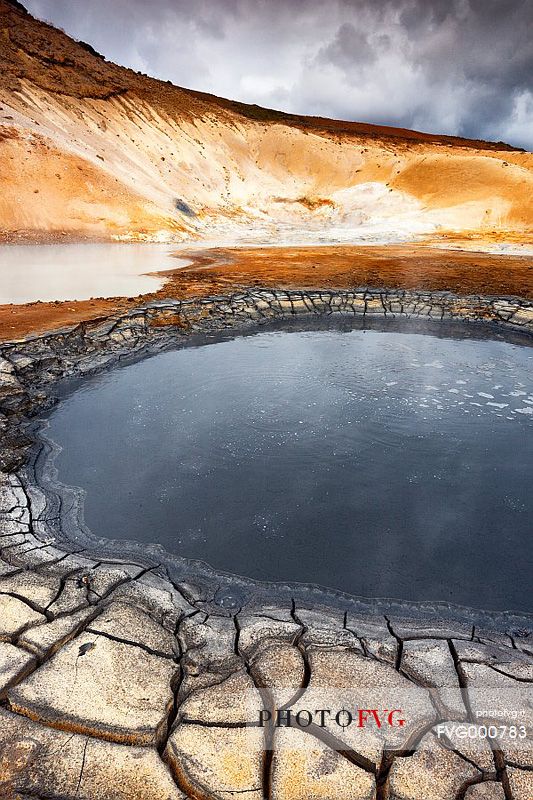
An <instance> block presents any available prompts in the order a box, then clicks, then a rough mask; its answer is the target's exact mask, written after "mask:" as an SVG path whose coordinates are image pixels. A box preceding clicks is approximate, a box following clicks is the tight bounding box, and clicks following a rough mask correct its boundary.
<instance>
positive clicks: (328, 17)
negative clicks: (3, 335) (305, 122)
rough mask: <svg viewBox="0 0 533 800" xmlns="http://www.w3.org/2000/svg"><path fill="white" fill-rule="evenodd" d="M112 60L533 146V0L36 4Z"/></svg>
mask: <svg viewBox="0 0 533 800" xmlns="http://www.w3.org/2000/svg"><path fill="white" fill-rule="evenodd" d="M26 5H27V7H28V9H29V10H30V11H31V12H32V13H34V14H36V15H37V16H39V17H41V18H44V19H47V20H50V21H51V22H53V23H54V24H57V25H60V26H62V27H63V28H64V29H65V30H66V31H67V32H68V33H70V34H71V35H73V36H75V37H77V38H80V39H83V40H85V41H88V42H90V43H91V44H93V45H94V46H95V47H96V48H97V49H98V50H100V51H101V52H102V53H104V54H105V55H106V56H107V57H108V58H109V59H111V60H113V61H117V62H118V63H121V64H125V65H127V66H131V67H133V68H134V69H138V70H141V71H142V72H148V73H150V74H152V75H155V76H156V77H159V78H163V79H170V80H172V81H173V82H174V83H176V84H178V85H182V86H189V87H192V88H196V89H201V90H203V91H208V92H213V93H214V94H219V95H222V96H226V97H231V98H235V99H239V100H244V101H246V102H251V103H258V104H260V105H266V106H271V107H277V108H280V109H284V110H288V111H292V112H296V113H303V114H317V115H323V116H332V117H343V118H345V119H356V120H363V121H368V122H378V123H384V124H389V125H401V126H407V127H414V128H419V129H423V130H431V131H436V132H443V133H457V134H460V135H465V136H472V137H477V138H489V139H503V140H505V141H510V142H512V143H514V144H517V145H521V146H523V147H526V148H528V149H531V148H532V147H533V46H532V45H531V42H532V41H533V1H532V0H268V2H267V0H196V2H190V0H26Z"/></svg>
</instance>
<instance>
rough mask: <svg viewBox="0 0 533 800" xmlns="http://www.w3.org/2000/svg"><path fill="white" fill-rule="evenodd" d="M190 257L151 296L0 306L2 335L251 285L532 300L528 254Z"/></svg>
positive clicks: (227, 251) (245, 252)
mask: <svg viewBox="0 0 533 800" xmlns="http://www.w3.org/2000/svg"><path fill="white" fill-rule="evenodd" d="M180 257H183V253H180ZM188 257H190V258H191V259H192V260H193V264H192V265H191V266H190V267H188V268H186V269H179V270H176V271H171V272H167V273H165V276H166V277H167V282H166V283H165V285H164V286H163V287H162V288H161V289H160V290H159V291H158V292H156V293H153V294H149V295H141V296H139V297H135V298H134V297H131V298H124V297H122V298H108V299H105V300H87V301H80V302H72V301H69V302H54V303H30V304H27V305H4V306H0V339H2V340H4V341H5V340H10V339H18V338H22V337H24V336H28V335H30V334H33V333H40V332H43V331H47V330H54V329H58V328H62V327H67V326H71V325H74V324H76V323H78V322H81V321H82V320H90V319H95V318H98V317H104V316H108V315H110V314H113V313H114V312H121V311H124V310H126V309H128V308H131V307H133V306H135V305H139V304H140V303H142V302H145V301H148V300H151V299H156V298H185V297H195V296H197V297H198V296H206V295H209V294H226V293H229V292H231V291H235V290H237V289H239V288H243V287H251V286H264V287H277V288H303V287H306V288H321V287H323V288H338V289H346V288H353V287H356V286H370V287H375V288H379V287H390V288H405V289H421V290H427V291H452V292H455V293H457V294H485V295H518V296H519V297H523V298H527V299H530V300H533V258H532V257H531V256H502V255H491V254H486V253H476V252H461V251H455V250H440V249H436V248H431V247H421V246H415V245H397V246H388V247H354V246H342V247H340V246H339V247H288V248H284V247H272V248H262V249H255V248H250V249H241V248H219V249H213V250H206V251H202V252H194V253H190V254H189V256H188Z"/></svg>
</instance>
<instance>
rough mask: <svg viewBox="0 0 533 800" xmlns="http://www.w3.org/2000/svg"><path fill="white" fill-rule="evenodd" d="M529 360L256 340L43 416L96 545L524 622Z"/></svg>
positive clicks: (196, 354) (118, 381) (369, 335)
mask: <svg viewBox="0 0 533 800" xmlns="http://www.w3.org/2000/svg"><path fill="white" fill-rule="evenodd" d="M532 366H533V349H532V348H530V347H521V346H517V345H515V344H511V343H508V342H505V341H493V340H468V339H460V338H459V339H451V338H436V337H435V336H431V335H421V334H414V333H399V332H382V331H372V330H354V331H341V330H329V331H308V332H301V331H300V332H265V333H258V334H256V335H255V336H248V337H237V338H233V339H231V340H229V341H219V342H216V343H212V344H209V345H206V346H199V347H188V348H183V349H178V350H174V351H170V352H165V353H160V354H158V355H156V356H154V357H152V358H147V359H144V360H143V361H140V362H138V363H135V364H130V365H128V366H126V367H123V368H120V369H115V370H113V371H111V372H109V373H107V374H105V375H100V376H98V377H96V378H92V379H89V380H87V381H86V382H85V383H84V384H83V385H82V387H81V388H80V389H79V390H78V391H76V392H74V393H73V394H70V395H69V396H67V397H66V398H65V399H63V401H62V402H61V403H60V404H59V406H58V407H57V408H56V409H55V410H54V412H53V413H52V414H51V415H50V417H49V420H48V427H47V429H46V431H45V433H46V436H47V437H49V438H50V439H51V440H52V441H53V442H54V443H55V445H56V448H55V450H54V454H53V457H54V459H55V467H56V468H57V471H58V475H57V477H58V480H59V481H60V482H62V483H64V484H67V485H70V486H76V487H81V488H82V489H83V490H84V492H85V497H84V503H83V515H84V520H85V523H86V525H87V526H88V528H89V529H90V530H91V531H92V532H93V533H94V534H95V535H96V536H99V537H106V538H109V539H123V540H126V541H131V540H135V541H138V542H146V543H152V542H157V543H160V544H161V545H163V546H164V547H165V548H166V550H168V551H169V552H170V553H173V554H176V555H178V556H180V557H184V558H189V559H200V560H203V561H205V562H207V563H208V564H210V565H211V566H212V567H214V568H215V569H216V570H221V571H227V572H233V573H236V574H239V575H243V576H246V577H249V578H252V579H258V580H262V581H284V582H304V583H316V584H320V585H323V586H328V587H332V588H333V589H337V590H340V591H343V592H347V593H349V594H354V595H362V596H367V597H395V598H400V599H402V600H407V601H413V602H417V601H422V600H435V601H444V602H451V603H454V604H460V605H466V606H471V607H474V608H483V609H487V610H494V611H501V610H509V609H514V610H517V611H528V610H529V609H530V606H531V603H530V598H529V584H530V575H531V567H532V555H533V545H532V542H531V519H532V518H533V495H532V493H531V491H530V483H531V476H530V469H531V462H532V459H533V381H532V378H531V375H532Z"/></svg>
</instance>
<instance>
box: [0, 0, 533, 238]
mask: <svg viewBox="0 0 533 800" xmlns="http://www.w3.org/2000/svg"><path fill="white" fill-rule="evenodd" d="M0 58H1V60H2V65H3V68H2V73H1V74H0V164H1V167H0V181H1V188H2V191H1V193H0V234H1V235H2V236H3V237H4V238H5V237H8V238H9V237H12V236H15V237H20V238H23V237H25V236H28V237H32V236H57V235H61V234H63V235H72V236H85V237H104V238H109V237H118V238H132V239H143V238H148V239H156V240H157V239H160V240H166V239H177V240H180V239H185V238H190V237H192V238H201V239H209V240H212V241H217V242H219V241H223V240H232V239H235V240H242V239H243V238H244V239H247V240H250V239H258V240H261V239H263V240H267V239H268V240H269V241H271V240H272V238H273V237H274V239H275V240H276V241H278V242H300V243H301V242H303V243H305V242H307V241H314V242H316V241H340V242H349V241H365V240H366V241H368V240H370V241H375V240H380V241H397V240H402V239H411V238H413V237H416V236H418V235H422V234H432V233H435V232H447V231H449V232H454V233H472V232H474V233H476V234H479V233H481V234H482V235H487V236H488V237H490V236H494V234H496V235H497V236H503V237H504V238H505V237H506V236H509V237H510V238H516V236H517V235H519V236H520V235H521V234H531V231H532V228H533V211H532V210H531V204H530V202H529V198H530V197H531V195H532V193H533V174H532V173H533V155H532V154H531V153H525V152H522V151H520V150H515V149H513V148H512V147H510V146H508V145H505V144H503V143H501V142H500V143H497V144H494V143H487V142H479V141H470V140H466V139H459V138H455V137H448V136H434V135H430V134H423V133H419V132H416V131H409V130H401V129H396V128H386V127H379V126H373V125H368V124H362V123H350V122H336V121H332V120H325V119H319V118H311V117H298V116H294V115H289V114H283V113H281V112H276V111H271V110H268V109H262V108H259V107H258V106H249V105H244V104H241V103H236V102H232V101H229V100H223V99H220V98H217V97H214V96H211V95H206V94H202V93H200V92H194V91H191V90H186V89H181V88H178V87H176V86H173V85H172V84H170V83H165V82H162V81H157V80H154V79H152V78H149V77H147V76H145V75H140V74H137V73H135V72H133V71H131V70H128V69H125V68H123V67H119V66H116V65H115V64H112V63H110V62H108V61H106V60H105V59H104V58H103V57H102V56H100V55H99V54H98V53H97V52H96V51H95V50H94V49H93V48H92V47H91V46H90V45H88V44H86V43H83V42H75V41H74V40H73V39H71V38H70V37H68V36H67V35H66V34H64V33H63V32H61V31H60V30H58V29H56V28H53V27H52V26H50V25H48V24H46V23H44V22H40V21H38V20H35V19H34V18H33V17H32V16H31V15H30V14H28V13H27V12H26V11H25V10H24V9H23V7H22V6H21V5H20V4H18V3H16V2H13V1H12V0H0Z"/></svg>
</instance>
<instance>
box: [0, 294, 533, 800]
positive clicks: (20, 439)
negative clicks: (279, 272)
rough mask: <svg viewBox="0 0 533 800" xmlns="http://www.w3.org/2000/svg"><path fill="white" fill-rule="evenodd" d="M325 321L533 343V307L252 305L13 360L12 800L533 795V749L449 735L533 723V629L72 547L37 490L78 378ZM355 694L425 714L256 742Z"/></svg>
mask: <svg viewBox="0 0 533 800" xmlns="http://www.w3.org/2000/svg"><path fill="white" fill-rule="evenodd" d="M325 316H328V318H329V317H335V318H338V319H344V318H346V319H347V320H348V321H349V323H350V324H354V322H355V321H356V320H359V321H361V320H362V319H364V320H365V324H367V323H370V321H371V320H378V321H380V323H382V324H385V325H399V324H402V323H403V318H405V317H408V316H409V317H414V318H419V317H421V318H423V319H427V320H433V322H432V323H431V322H428V323H427V324H432V325H434V326H437V327H438V326H440V325H442V324H448V325H452V326H453V324H455V323H454V321H456V320H472V321H473V322H472V324H471V326H470V330H471V331H472V335H475V333H476V331H477V330H479V329H480V326H479V324H478V323H490V324H491V325H492V326H493V329H494V331H495V333H496V335H497V334H498V333H499V332H504V331H505V333H506V335H508V334H509V333H512V332H513V331H514V332H516V333H517V334H519V335H520V336H521V337H523V338H524V339H527V338H529V337H531V333H532V332H533V305H532V304H531V303H530V302H527V301H523V300H520V299H518V298H486V297H457V296H453V295H449V294H436V295H435V294H433V295H432V294H427V293H420V292H407V291H405V292H404V291H401V292H398V291H383V292H377V291H367V290H364V289H361V290H358V291H353V292H348V291H346V292H333V291H322V292H318V291H317V292H303V291H302V292H296V291H294V292H278V291H271V290H268V291H267V290H257V291H253V292H246V293H241V294H238V295H232V296H229V297H216V298H205V299H203V300H201V301H199V300H197V301H182V302H180V301H168V302H167V301H161V302H158V303H156V304H152V305H147V306H144V307H141V308H138V309H135V310H133V311H130V312H128V313H127V314H125V315H124V316H120V317H119V316H117V317H113V318H109V319H105V320H100V321H97V322H92V323H87V324H83V325H79V326H77V327H75V328H73V329H70V330H65V331H61V332H58V333H54V334H50V335H46V336H41V337H34V338H31V339H27V340H25V341H22V342H16V343H10V344H7V345H4V346H3V347H2V348H1V350H0V405H1V410H2V416H1V418H0V424H1V426H2V434H3V444H4V446H3V449H2V453H3V469H4V471H3V472H2V473H1V474H0V798H17V799H18V800H22V799H23V798H29V797H32V798H39V797H42V798H48V800H67V798H74V797H76V798H79V799H80V800H81V798H87V800H108V799H109V800H118V799H119V798H120V800H123V799H124V798H132V800H133V798H164V799H165V800H169V799H170V798H172V799H174V798H200V799H201V800H203V799H204V798H210V799H211V798H216V800H222V799H223V798H230V797H239V796H243V797H244V796H246V797H250V798H256V799H257V800H262V799H263V798H272V800H310V798H313V799H315V798H316V799H318V798H324V800H336V799H337V798H338V799H339V800H340V799H341V798H342V799H344V798H346V800H348V799H349V800H357V798H374V799H375V800H436V799H437V798H442V800H462V799H464V800H481V799H482V798H485V799H486V800H492V798H500V799H503V800H530V798H531V797H532V796H533V755H532V751H531V745H529V749H528V748H527V747H525V746H521V747H520V746H519V743H517V742H516V741H515V742H513V741H512V740H506V741H505V743H504V744H500V743H497V744H494V743H493V746H492V747H491V746H489V743H488V742H487V741H485V742H484V743H482V744H479V743H478V744H477V746H475V747H474V746H473V744H472V743H471V742H469V741H465V740H463V739H459V738H458V739H454V738H453V737H452V738H450V737H449V736H448V738H443V737H442V736H440V735H439V725H442V724H443V723H450V722H453V721H464V722H471V721H472V720H479V719H483V718H484V717H483V714H484V713H485V712H484V711H483V708H484V707H485V708H486V707H487V706H488V705H490V703H491V702H492V703H493V702H494V698H495V697H497V698H499V699H500V701H501V703H502V705H504V704H505V698H506V697H508V696H510V695H509V693H511V695H512V696H513V697H514V696H515V694H516V696H519V697H520V698H521V699H522V702H523V704H524V705H525V706H526V707H527V704H528V703H529V704H530V706H531V703H532V698H531V687H532V684H533V622H532V620H531V618H528V617H518V616H515V615H511V614H508V615H507V614H499V615H491V614H485V613H482V612H468V611H467V610H464V609H463V610H461V609H453V608H451V607H445V606H438V605H435V604H428V603H426V604H419V605H418V606H416V607H415V606H407V605H403V604H401V603H399V602H398V603H394V602H392V601H391V602H385V601H381V602H377V601H376V602H371V601H364V600H362V599H360V598H350V597H347V596H342V595H335V594H334V593H328V592H327V591H320V590H318V589H313V588H312V587H308V588H306V587H299V588H295V587H291V586H279V587H275V588H273V587H268V586H264V585H261V584H256V583H254V582H253V581H247V580H245V579H239V578H236V577H231V576H226V575H219V574H217V573H215V572H214V571H212V570H210V569H209V568H208V567H207V566H205V565H197V564H193V563H189V562H186V561H184V560H180V559H175V558H171V557H169V556H168V554H165V553H164V552H163V551H162V550H161V549H158V548H155V547H154V548H145V549H144V550H143V551H141V550H139V549H135V546H134V545H132V546H131V547H130V546H129V545H128V544H127V543H122V544H121V545H120V547H121V550H120V551H119V550H118V549H117V548H118V545H117V544H113V543H112V542H103V541H99V540H96V539H95V538H94V537H91V535H90V534H89V533H88V532H87V531H84V530H78V529H76V524H77V517H76V514H75V513H73V508H74V506H73V507H65V506H69V504H68V503H65V502H64V497H62V495H61V494H60V493H57V492H54V490H53V485H52V482H50V481H48V482H47V480H45V478H46V476H44V477H43V474H42V464H41V459H42V458H43V452H44V451H45V450H46V448H45V446H44V444H43V442H41V441H40V440H39V434H38V428H37V426H36V424H35V421H34V420H35V415H36V414H38V413H39V412H41V411H43V410H45V409H46V408H47V407H48V406H49V405H50V403H52V402H53V401H54V398H55V396H56V395H57V393H58V392H60V387H61V386H62V385H63V383H64V381H65V380H66V379H72V378H74V379H80V378H82V377H83V376H84V375H87V374H90V373H94V372H95V371H99V370H103V369H106V368H108V367H110V366H113V365H114V364H117V363H118V362H119V361H121V360H124V359H125V358H130V357H140V356H142V355H143V354H145V353H149V352H154V351H157V350H158V349H161V348H163V347H167V346H172V345H173V344H176V343H178V344H179V343H183V344H185V343H186V342H187V341H192V340H193V339H194V336H196V335H198V336H208V337H209V336H210V335H215V334H216V335H218V334H219V333H220V331H221V330H226V329H229V330H230V332H231V331H232V330H236V331H247V330H249V331H252V330H255V329H256V327H257V326H258V325H260V324H271V321H272V320H273V319H274V320H276V319H280V320H282V321H286V320H287V319H288V320H293V321H297V320H298V319H299V320H301V321H302V323H303V322H305V324H310V323H309V320H310V319H317V318H320V319H321V320H323V319H324V318H325ZM443 321H444V323H443ZM474 323H475V324H474ZM437 327H436V328H435V330H437ZM119 552H120V557H117V554H118V553H119ZM348 687H351V690H350V691H352V692H355V695H353V697H358V698H359V701H360V703H365V702H369V701H368V696H369V693H370V695H372V693H374V692H379V693H381V695H380V696H384V697H387V698H389V699H391V698H392V699H393V700H394V699H396V702H401V700H400V699H399V698H401V697H405V696H407V697H408V698H411V700H409V702H410V703H411V704H412V708H411V709H410V711H411V713H410V714H409V718H408V720H407V721H406V725H405V727H404V728H401V729H400V728H399V729H394V730H391V731H387V732H386V733H384V732H383V731H380V730H376V729H375V728H370V727H369V728H368V729H365V730H363V731H361V730H355V729H353V728H351V727H346V728H342V727H340V728H339V727H338V726H335V725H334V724H332V722H331V721H328V722H327V723H326V724H325V725H320V724H317V723H316V721H315V722H314V723H313V724H312V725H310V726H308V727H299V726H296V727H294V726H293V727H286V726H283V725H281V726H277V725H276V724H272V722H269V721H268V720H267V721H266V724H265V725H264V726H263V727H261V726H260V725H259V724H258V723H259V718H260V717H259V714H260V712H261V711H262V710H265V709H266V710H270V711H271V712H273V714H274V717H273V718H274V719H275V718H276V717H275V714H276V711H275V710H276V709H278V710H279V709H282V711H283V712H284V713H285V715H286V714H287V713H288V712H289V711H290V712H291V713H293V714H297V713H298V712H299V711H301V710H305V709H309V708H312V709H316V708H318V707H320V703H321V702H326V700H325V698H327V697H328V696H329V697H332V698H333V700H332V704H333V703H334V702H335V698H338V697H339V696H340V694H339V693H342V692H344V691H345V690H346V689H347V688H348ZM364 707H366V706H364ZM371 707H372V706H371ZM389 708H390V706H389ZM528 724H529V723H528ZM530 734H531V732H530ZM530 741H531V740H530Z"/></svg>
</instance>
